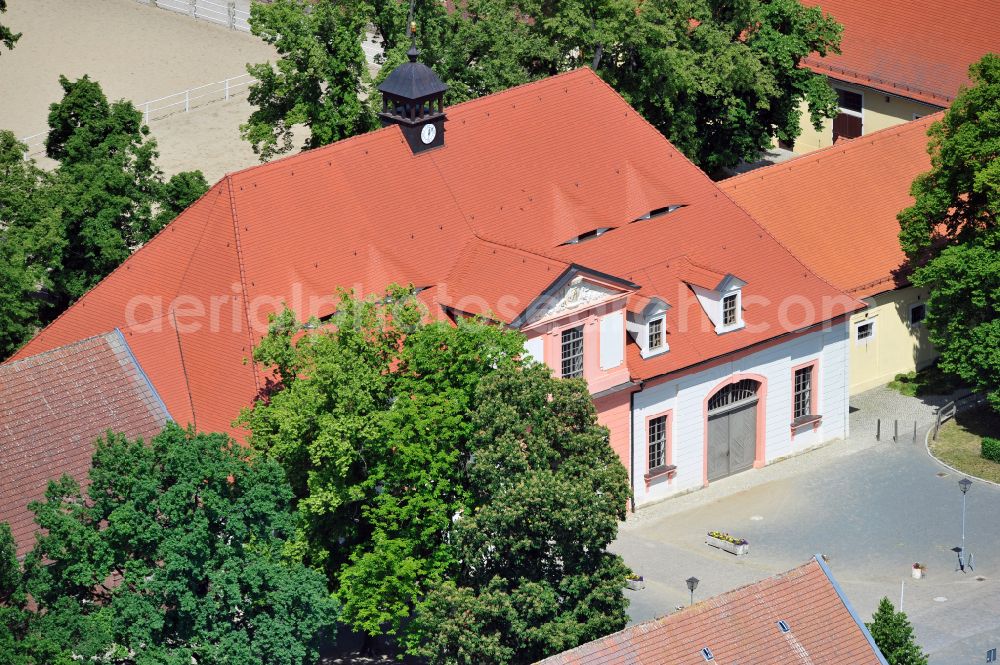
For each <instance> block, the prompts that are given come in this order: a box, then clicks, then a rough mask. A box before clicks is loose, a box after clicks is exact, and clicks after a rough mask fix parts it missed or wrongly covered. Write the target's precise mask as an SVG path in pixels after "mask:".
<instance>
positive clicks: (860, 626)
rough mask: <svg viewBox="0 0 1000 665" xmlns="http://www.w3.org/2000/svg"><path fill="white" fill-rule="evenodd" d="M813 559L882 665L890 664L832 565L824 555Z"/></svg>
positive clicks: (818, 555) (815, 556)
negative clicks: (840, 582)
mask: <svg viewBox="0 0 1000 665" xmlns="http://www.w3.org/2000/svg"><path fill="white" fill-rule="evenodd" d="M813 561H815V562H816V563H818V564H819V569H820V570H822V571H823V574H824V575H826V579H827V581H829V582H830V586H832V587H833V590H834V591H835V592H836V593H837V597H838V598H839V599H840V602H842V603H843V604H844V609H846V610H847V613H848V614H850V615H851V618H852V619H854V623H855V624H857V626H858V629H860V630H861V634H862V635H864V636H865V639H866V640H867V641H868V646H870V647H871V648H872V651H873V652H874V653H875V656H876V657H877V658H878V660H879V662H880V663H881V664H882V665H889V664H888V663H887V662H886V660H885V656H884V655H882V651H881V650H880V649H879V648H878V645H877V644H875V639H874V638H873V637H872V634H871V631H869V630H868V626H866V625H865V622H864V621H862V620H861V617H859V616H858V613H857V612H855V611H854V606H852V605H851V601H849V600H848V599H847V596H846V595H845V594H844V591H843V589H841V588H840V584H838V583H837V580H836V579H834V577H833V573H832V572H831V571H830V567H829V566H827V565H826V561H824V560H823V555H821V554H816V555H814V556H813Z"/></svg>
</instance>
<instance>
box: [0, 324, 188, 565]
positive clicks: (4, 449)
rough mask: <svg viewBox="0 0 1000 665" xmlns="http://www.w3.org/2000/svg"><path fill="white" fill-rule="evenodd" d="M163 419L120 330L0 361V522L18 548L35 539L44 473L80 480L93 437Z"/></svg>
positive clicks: (153, 425) (139, 430)
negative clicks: (35, 508) (35, 506)
mask: <svg viewBox="0 0 1000 665" xmlns="http://www.w3.org/2000/svg"><path fill="white" fill-rule="evenodd" d="M168 418H169V415H168V413H167V410H166V407H165V406H164V404H163V402H162V401H161V400H160V398H159V396H158V395H157V393H156V391H155V390H154V389H153V387H152V386H151V385H150V383H149V381H148V380H147V379H146V377H145V376H144V374H143V372H142V369H141V368H140V367H139V366H138V365H137V364H136V362H135V358H134V357H133V356H132V353H131V351H130V350H129V348H128V345H127V344H126V343H125V340H124V338H123V337H122V336H121V334H120V333H119V332H118V331H114V332H111V333H107V334H105V335H100V336H98V337H91V338H89V339H84V340H82V341H80V342H76V343H74V344H70V345H69V346H65V347H62V348H58V349H54V350H52V351H48V352H46V353H42V354H39V355H36V356H32V357H30V358H26V359H24V360H18V361H16V362H12V363H8V364H6V365H0V441H2V443H0V488H3V491H2V492H0V521H6V522H9V523H10V526H11V530H12V531H13V532H14V538H15V539H16V540H17V553H18V555H21V554H24V553H25V552H27V550H29V549H31V546H32V543H33V541H32V538H31V535H32V534H33V533H34V531H35V525H34V521H33V520H34V517H33V515H32V514H31V513H30V512H29V511H28V509H27V506H28V503H29V502H30V501H35V500H38V499H41V498H43V496H44V494H45V488H46V486H47V484H48V481H49V480H53V479H56V478H59V477H60V476H62V475H63V474H64V473H66V474H69V475H71V476H73V477H75V478H76V479H77V480H79V481H81V482H85V481H86V480H87V470H88V469H89V468H90V458H91V456H92V455H93V452H94V441H95V440H96V439H97V438H98V437H100V436H101V435H103V434H104V433H105V432H106V431H107V429H108V428H109V427H111V426H113V427H114V429H115V430H116V431H118V432H123V433H125V434H126V435H128V436H130V437H137V436H141V437H144V438H148V437H151V436H153V435H154V434H156V433H158V432H159V431H160V430H161V429H162V428H163V425H164V424H165V423H166V421H167V419H168Z"/></svg>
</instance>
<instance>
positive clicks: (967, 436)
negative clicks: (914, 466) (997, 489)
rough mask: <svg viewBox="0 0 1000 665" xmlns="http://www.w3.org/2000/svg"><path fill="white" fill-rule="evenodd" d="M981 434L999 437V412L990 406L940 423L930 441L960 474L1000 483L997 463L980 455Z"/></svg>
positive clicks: (936, 453) (934, 452)
mask: <svg viewBox="0 0 1000 665" xmlns="http://www.w3.org/2000/svg"><path fill="white" fill-rule="evenodd" d="M984 436H992V437H994V438H998V437H1000V414H998V413H996V412H995V411H993V410H991V409H990V408H989V407H979V408H976V409H972V410H970V411H966V412H964V413H959V414H958V415H957V416H956V417H955V418H953V419H952V420H949V421H948V422H947V423H945V424H944V425H942V426H941V431H940V432H939V433H938V440H937V441H931V452H932V453H933V454H934V456H935V457H937V458H938V459H940V460H941V461H942V462H944V463H946V464H949V465H951V466H953V467H955V468H956V469H958V470H959V471H962V472H963V473H967V474H969V475H970V476H976V477H977V478H984V479H986V480H992V481H993V482H995V483H1000V464H998V463H996V462H991V461H990V460H986V459H983V458H982V456H981V455H980V452H981V448H980V441H981V439H982V437H984Z"/></svg>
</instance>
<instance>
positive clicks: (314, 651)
mask: <svg viewBox="0 0 1000 665" xmlns="http://www.w3.org/2000/svg"><path fill="white" fill-rule="evenodd" d="M90 481H91V482H90V485H89V487H88V488H87V489H86V491H81V489H80V486H79V485H78V484H77V482H76V481H75V480H73V479H72V478H70V477H68V476H64V477H63V478H62V479H61V480H59V481H53V482H51V483H50V484H49V487H48V490H47V492H46V495H45V499H44V500H43V501H40V502H36V503H34V504H32V506H31V509H32V511H33V512H34V513H35V519H36V522H37V524H38V526H39V527H40V528H41V529H44V531H41V532H39V534H38V535H37V536H36V538H37V544H36V545H35V548H34V549H33V550H32V551H31V552H30V553H29V554H28V555H27V557H26V559H25V562H24V567H23V571H21V570H19V569H18V568H17V565H16V562H13V564H12V563H11V561H10V559H9V557H8V556H6V555H5V554H4V552H5V551H6V552H8V554H9V550H11V547H12V546H9V545H6V542H7V540H6V539H7V534H9V530H6V531H4V530H0V591H3V592H4V593H5V594H6V595H7V597H8V598H10V599H12V600H13V601H14V602H8V604H7V607H5V608H4V609H5V611H6V614H5V615H3V616H4V619H5V622H4V626H3V627H0V644H4V643H9V640H10V636H13V638H14V641H15V642H16V646H15V648H14V649H13V650H12V653H14V654H17V657H19V658H21V661H20V662H24V663H67V664H69V663H72V662H75V660H76V659H83V660H88V659H90V658H95V657H96V658H97V659H103V660H102V662H122V663H135V664H136V665H141V664H145V663H178V664H180V663H191V662H200V663H209V662H210V663H260V664H261V665H263V664H265V663H267V664H270V663H281V664H287V665H298V664H303V663H313V662H316V660H317V657H318V640H319V639H321V638H323V637H325V636H327V635H329V634H330V631H331V630H332V627H333V624H334V623H335V619H336V605H335V603H334V601H333V600H332V599H331V598H330V596H329V594H328V592H327V590H326V583H325V579H324V578H323V576H322V574H320V573H318V572H317V571H313V570H310V569H308V568H306V567H304V566H302V565H301V564H299V563H295V562H288V561H286V560H284V559H283V554H282V552H283V547H284V539H285V538H286V537H287V536H288V535H289V534H291V532H292V531H293V529H294V515H293V512H292V508H291V500H292V495H291V491H290V489H289V487H288V485H287V483H286V481H285V478H284V474H283V472H282V470H281V468H280V467H279V466H278V465H277V464H276V463H274V462H272V461H269V460H267V459H259V460H251V459H250V458H249V456H248V452H247V451H246V450H245V449H244V448H242V447H241V446H239V445H237V444H235V443H233V442H232V441H230V440H228V439H227V438H226V437H225V436H222V435H217V434H196V433H194V432H193V431H190V430H188V431H185V430H183V429H181V428H179V427H177V426H176V425H168V427H167V428H166V429H165V430H164V431H163V432H162V433H161V434H159V435H158V436H156V437H154V438H153V439H152V440H151V441H150V442H149V443H148V444H145V443H143V441H142V440H134V441H131V440H128V439H126V438H125V437H123V436H120V435H115V434H110V433H109V434H108V435H107V437H105V438H103V439H101V440H100V441H98V444H97V451H96V452H95V454H94V459H93V468H92V470H91V472H90ZM25 593H30V596H31V598H32V599H34V601H35V603H36V606H37V607H36V608H34V609H31V610H30V611H29V610H28V608H27V607H26V606H25V604H24V602H23V599H24V594H25ZM4 631H6V633H5V632H4ZM14 662H18V661H17V660H16V659H15V661H14Z"/></svg>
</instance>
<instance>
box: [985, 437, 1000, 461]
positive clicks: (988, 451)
mask: <svg viewBox="0 0 1000 665" xmlns="http://www.w3.org/2000/svg"><path fill="white" fill-rule="evenodd" d="M982 456H983V459H988V460H990V461H993V462H1000V439H994V438H993V437H990V436H984V437H983V449H982Z"/></svg>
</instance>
